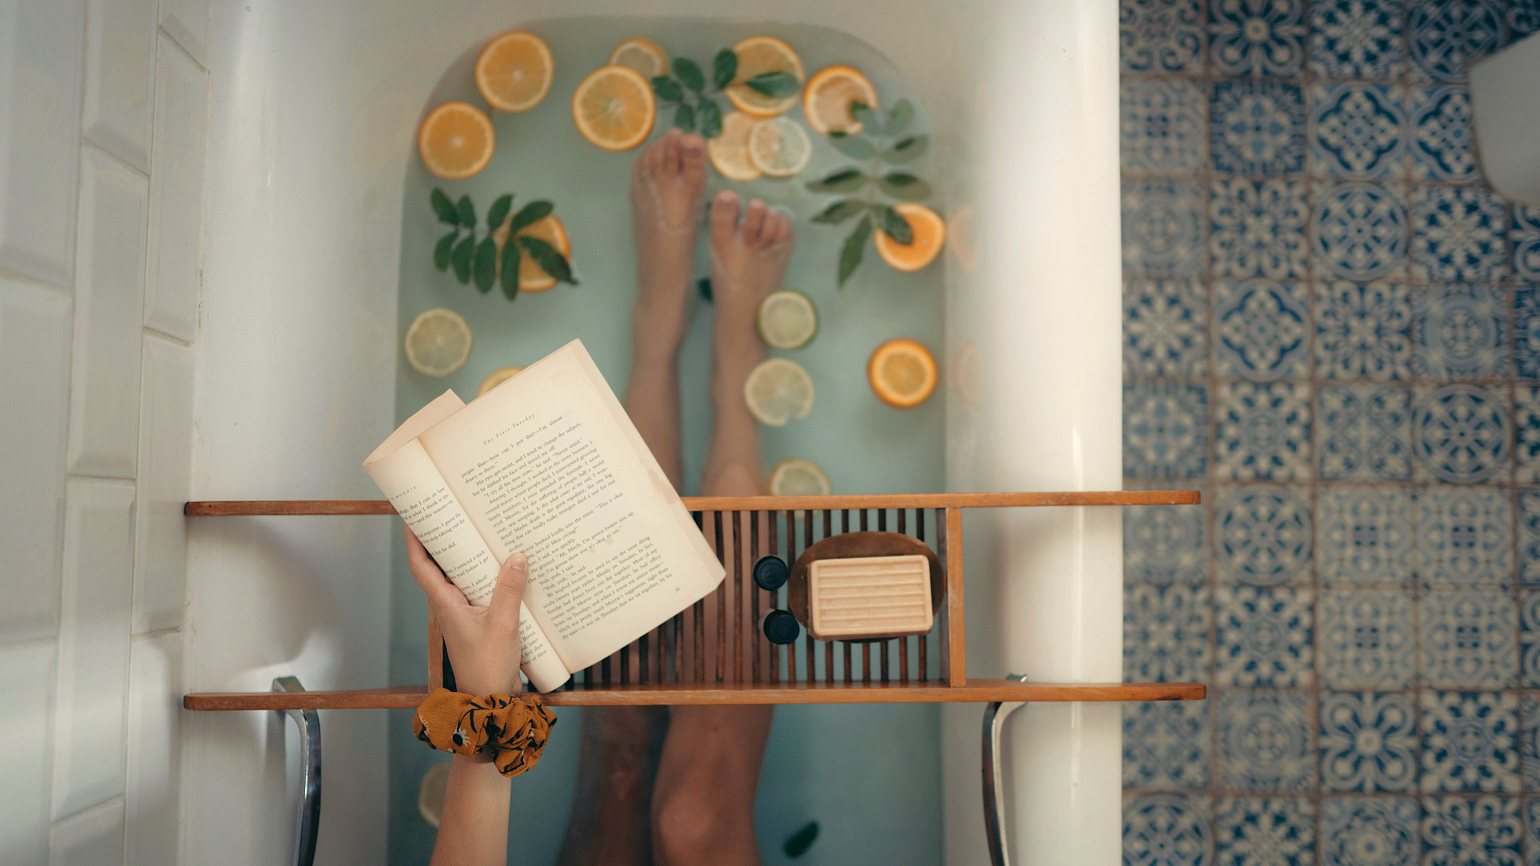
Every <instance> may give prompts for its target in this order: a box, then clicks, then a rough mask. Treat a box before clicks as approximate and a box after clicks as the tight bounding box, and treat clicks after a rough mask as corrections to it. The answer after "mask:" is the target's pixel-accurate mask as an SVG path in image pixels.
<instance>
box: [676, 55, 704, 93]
mask: <svg viewBox="0 0 1540 866" xmlns="http://www.w3.org/2000/svg"><path fill="white" fill-rule="evenodd" d="M674 75H675V77H677V78H678V79H679V80H680V81H681V82H683V84H684V86H685V87H688V88H690V89H691V90H693V91H695V92H696V93H700V92H701V91H702V90H705V89H706V76H705V74H704V73H702V72H701V71H700V67H699V66H697V65H696V63H695V61H694V60H691V59H690V58H688V57H675V58H674Z"/></svg>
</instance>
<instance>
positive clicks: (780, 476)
mask: <svg viewBox="0 0 1540 866" xmlns="http://www.w3.org/2000/svg"><path fill="white" fill-rule="evenodd" d="M830 490H831V487H830V485H829V476H828V475H827V474H825V473H824V471H823V467H821V466H819V465H818V464H817V463H814V462H813V461H811V460H802V459H799V458H792V459H790V460H782V461H781V462H780V463H777V464H775V468H774V469H771V470H770V495H771V496H828V495H829V493H830Z"/></svg>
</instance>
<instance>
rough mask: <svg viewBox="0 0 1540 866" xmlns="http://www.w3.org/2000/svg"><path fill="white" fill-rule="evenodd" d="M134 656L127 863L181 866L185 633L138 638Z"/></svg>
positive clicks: (129, 745) (129, 725)
mask: <svg viewBox="0 0 1540 866" xmlns="http://www.w3.org/2000/svg"><path fill="white" fill-rule="evenodd" d="M129 656H130V662H129V681H130V682H132V683H133V684H134V688H133V690H132V691H131V692H130V693H129V699H128V829H127V844H126V845H125V850H126V852H127V857H126V861H127V862H128V863H132V864H145V866H159V864H166V863H175V862H177V848H178V844H177V842H178V837H179V833H178V827H177V824H178V818H179V816H180V815H181V811H180V809H179V807H178V796H177V795H178V793H179V781H180V779H179V775H180V773H179V771H180V767H181V761H180V754H179V750H178V748H177V739H178V734H179V724H180V720H181V711H182V709H181V700H182V634H181V632H161V633H159V634H155V635H146V636H141V637H136V638H134V642H133V648H132V649H131V650H130V652H129ZM232 817H236V818H238V817H239V816H232Z"/></svg>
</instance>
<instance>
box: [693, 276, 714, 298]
mask: <svg viewBox="0 0 1540 866" xmlns="http://www.w3.org/2000/svg"><path fill="white" fill-rule="evenodd" d="M695 291H697V292H699V293H700V296H701V300H703V301H705V302H706V303H708V304H709V303H711V278H710V277H701V278H700V279H698V280H696V281H695Z"/></svg>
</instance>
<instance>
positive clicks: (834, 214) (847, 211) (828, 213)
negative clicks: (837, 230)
mask: <svg viewBox="0 0 1540 866" xmlns="http://www.w3.org/2000/svg"><path fill="white" fill-rule="evenodd" d="M864 210H866V203H865V202H863V201H858V200H856V199H853V198H842V199H840V200H838V201H836V202H834V203H832V204H830V205H829V206H828V207H826V208H824V209H823V210H821V211H819V212H818V214H817V215H816V216H814V217H813V222H815V223H824V224H826V225H834V224H836V223H842V222H844V221H845V220H848V219H850V218H851V217H853V216H855V215H856V214H858V213H861V212H862V211H864Z"/></svg>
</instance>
